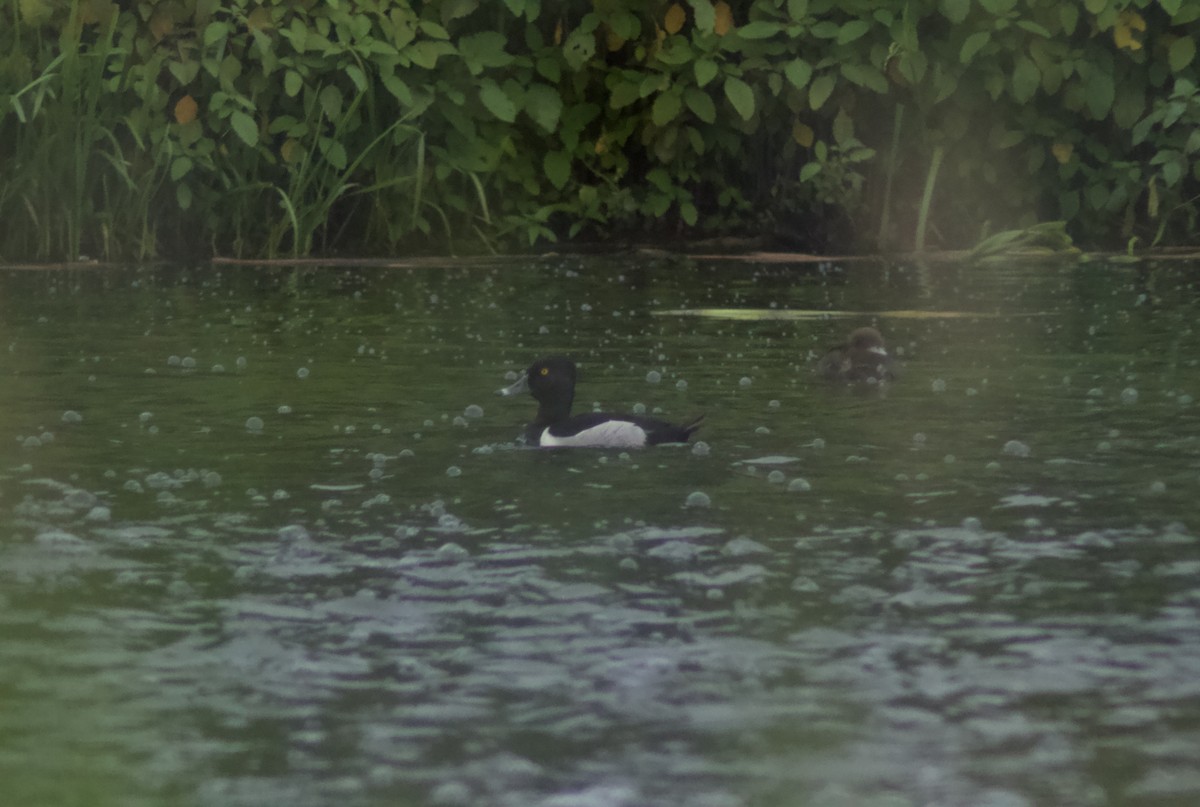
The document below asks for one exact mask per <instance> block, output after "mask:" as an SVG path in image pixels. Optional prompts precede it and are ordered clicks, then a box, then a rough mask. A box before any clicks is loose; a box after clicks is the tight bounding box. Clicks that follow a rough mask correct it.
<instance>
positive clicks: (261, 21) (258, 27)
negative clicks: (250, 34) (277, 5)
mask: <svg viewBox="0 0 1200 807" xmlns="http://www.w3.org/2000/svg"><path fill="white" fill-rule="evenodd" d="M246 26H247V27H248V28H249V29H250V30H251V31H269V30H271V29H272V28H274V27H275V21H274V20H272V19H271V12H270V11H268V10H267V9H266V7H265V6H259V7H258V8H256V9H254V10H253V11H251V12H250V16H249V17H247V18H246Z"/></svg>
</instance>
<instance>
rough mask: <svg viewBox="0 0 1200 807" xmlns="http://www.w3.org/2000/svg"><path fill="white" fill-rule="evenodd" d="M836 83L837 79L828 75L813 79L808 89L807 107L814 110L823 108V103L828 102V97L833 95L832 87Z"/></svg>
mask: <svg viewBox="0 0 1200 807" xmlns="http://www.w3.org/2000/svg"><path fill="white" fill-rule="evenodd" d="M836 83H837V79H835V78H834V77H833V76H832V75H830V74H828V73H826V74H824V75H821V76H817V77H816V78H815V79H813V82H812V85H811V86H810V87H809V88H808V105H809V106H810V107H812V108H813V109H814V110H817V109H820V108H821V107H822V106H824V105H825V102H826V101H828V100H829V96H830V95H832V94H833V87H834V84H836Z"/></svg>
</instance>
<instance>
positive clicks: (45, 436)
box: [38, 432, 54, 444]
mask: <svg viewBox="0 0 1200 807" xmlns="http://www.w3.org/2000/svg"><path fill="white" fill-rule="evenodd" d="M38 439H40V440H41V441H42V443H43V444H44V443H53V442H54V432H42V433H41V434H39V435H38Z"/></svg>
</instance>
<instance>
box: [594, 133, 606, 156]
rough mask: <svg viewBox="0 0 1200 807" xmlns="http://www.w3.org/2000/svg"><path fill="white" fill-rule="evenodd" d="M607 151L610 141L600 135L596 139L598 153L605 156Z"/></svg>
mask: <svg viewBox="0 0 1200 807" xmlns="http://www.w3.org/2000/svg"><path fill="white" fill-rule="evenodd" d="M606 151H608V140H607V139H606V138H605V137H604V135H600V136H599V137H597V138H596V153H597V154H603V153H604V152H606Z"/></svg>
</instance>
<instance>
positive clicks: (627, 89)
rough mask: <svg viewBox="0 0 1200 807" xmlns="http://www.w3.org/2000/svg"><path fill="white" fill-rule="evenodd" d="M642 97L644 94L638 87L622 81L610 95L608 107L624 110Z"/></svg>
mask: <svg viewBox="0 0 1200 807" xmlns="http://www.w3.org/2000/svg"><path fill="white" fill-rule="evenodd" d="M641 97H642V92H641V89H640V88H639V87H638V85H636V84H633V83H631V82H628V81H622V82H621V83H620V84H618V85H617V86H615V87H613V88H612V92H611V93H609V96H608V105H609V106H610V107H612V108H613V109H622V108H624V107H627V106H629V105H630V104H632V103H633V102H634V101H636V100H638V99H639V98H641Z"/></svg>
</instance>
